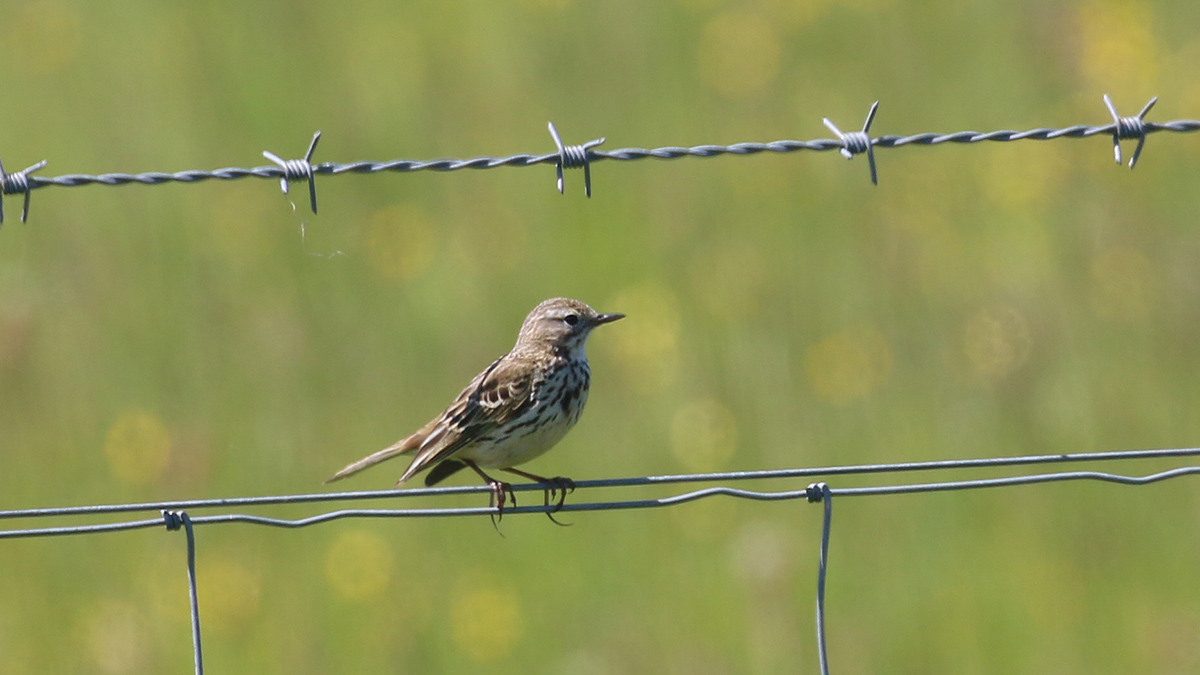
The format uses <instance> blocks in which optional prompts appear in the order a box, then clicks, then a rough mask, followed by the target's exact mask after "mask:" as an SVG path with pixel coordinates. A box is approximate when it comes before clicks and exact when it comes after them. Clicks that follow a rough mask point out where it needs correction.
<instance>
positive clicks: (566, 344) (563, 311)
mask: <svg viewBox="0 0 1200 675" xmlns="http://www.w3.org/2000/svg"><path fill="white" fill-rule="evenodd" d="M623 318H625V315H624V314H601V313H600V312H597V311H596V310H594V309H592V308H591V307H590V306H588V304H587V303H585V302H580V301H578V300H572V299H570V298H551V299H550V300H546V301H545V302H542V303H541V304H540V305H538V306H537V307H534V308H533V311H532V312H530V313H529V316H527V317H525V323H523V324H521V334H520V335H519V336H518V337H517V347H535V348H539V347H540V348H543V349H545V348H550V349H554V350H555V351H557V352H559V353H563V354H564V355H566V356H570V357H583V355H584V351H583V350H584V345H585V344H586V343H587V338H588V335H589V334H590V333H591V332H592V329H593V328H595V327H596V326H600V325H602V324H606V323H612V322H613V321H616V320H618V319H623Z"/></svg>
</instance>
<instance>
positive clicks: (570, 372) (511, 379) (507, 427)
mask: <svg viewBox="0 0 1200 675" xmlns="http://www.w3.org/2000/svg"><path fill="white" fill-rule="evenodd" d="M623 318H625V315H624V314H601V313H599V312H597V311H596V310H594V309H592V308H591V307H590V306H589V305H587V304H586V303H584V302H581V301H579V300H572V299H570V298H551V299H549V300H545V301H543V302H542V303H540V304H539V305H538V306H537V307H534V308H533V310H532V311H531V312H529V315H528V316H526V317H525V321H524V322H523V323H522V324H521V330H520V332H519V333H518V335H517V342H516V344H515V345H513V348H512V349H511V350H509V352H508V353H507V354H505V355H504V356H501V357H500V358H498V359H496V360H495V361H493V362H492V364H491V365H489V366H488V367H487V368H485V369H484V370H483V372H481V373H479V374H478V375H476V376H475V378H474V379H472V380H471V383H470V384H468V385H467V386H466V388H464V389H463V390H462V392H460V393H459V394H458V396H457V397H456V398H455V399H454V402H453V403H451V404H450V406H449V407H447V408H446V409H445V410H443V411H442V412H441V413H440V414H438V415H437V416H436V417H434V418H433V419H432V420H430V421H429V423H428V424H426V425H425V426H423V427H421V428H420V429H418V430H417V431H415V432H414V433H412V434H411V435H408V436H405V437H404V438H402V439H400V440H399V441H396V442H395V443H393V444H392V445H389V446H388V447H386V448H384V449H382V450H380V451H378V452H376V453H374V454H371V455H368V456H366V457H364V458H362V459H360V460H358V461H356V462H352V463H350V464H348V465H346V466H345V467H344V468H343V469H342V470H340V471H338V472H337V473H335V474H334V475H333V476H332V477H331V478H329V479H328V480H326V481H325V482H326V483H332V482H333V481H337V480H341V479H343V478H346V477H348V476H351V475H353V474H356V473H358V472H359V471H362V470H363V469H366V468H368V467H371V466H374V465H376V464H378V463H380V462H383V461H385V460H388V459H391V458H393V457H396V456H399V455H409V454H411V455H414V456H413V460H412V463H411V464H409V465H408V469H406V470H405V471H404V473H403V474H402V475H401V476H400V479H399V480H398V481H396V486H399V485H401V484H403V483H404V482H406V481H408V480H409V479H410V478H412V477H413V476H416V475H417V474H419V473H421V472H422V471H425V470H426V469H429V470H430V471H429V473H428V474H427V475H426V476H425V485H427V486H432V485H436V484H437V483H439V482H441V481H442V480H445V479H446V478H447V477H449V476H451V475H453V474H454V473H456V472H458V471H459V470H461V469H463V468H467V467H470V468H471V469H472V470H473V471H474V472H475V473H477V474H479V477H480V478H482V479H483V480H484V482H486V483H487V485H488V486H489V487H490V488H491V497H490V499H489V503H488V506H489V507H491V506H493V505H494V506H496V509H497V513H496V514H493V524H494V523H495V520H494V519H495V517H496V515H499V517H500V518H503V517H504V505H505V502H506V501H508V500H509V499H511V501H512V504H513V506H516V503H517V499H516V494H515V493H514V492H513V490H512V486H511V485H509V484H508V483H505V482H502V481H499V480H496V479H495V478H492V477H491V476H489V475H488V474H487V473H485V472H484V469H499V470H501V471H505V472H508V473H512V474H514V475H517V476H521V477H523V478H527V479H529V480H532V481H536V482H538V483H544V484H546V485H547V486H548V487H547V488H546V492H545V502H546V506H550V500H551V499H552V498H553V497H554V495H555V494H556V493H559V494H560V496H559V500H558V505H557V507H556V508H555V509H554V510H553V511H558V510H559V509H561V508H562V506H563V502H564V501H565V499H566V495H567V491H568V490H572V491H573V490H574V489H575V484H574V482H573V481H572V480H571V479H569V478H565V477H562V476H556V477H554V478H544V477H542V476H538V475H536V474H532V473H528V472H526V471H522V470H520V469H517V468H515V467H516V466H517V465H519V464H524V463H526V462H528V461H530V460H532V459H534V458H536V457H539V456H540V455H542V454H543V453H545V452H546V451H547V450H549V449H550V448H552V447H554V445H555V444H557V443H558V442H559V441H560V440H562V438H563V436H565V435H566V434H567V432H568V431H570V430H571V428H572V427H574V426H575V423H576V422H578V421H579V417H580V415H581V414H582V413H583V407H584V405H585V404H586V403H587V399H588V389H589V387H590V381H591V369H590V368H589V366H588V360H587V353H586V351H585V348H586V346H587V339H588V336H589V335H591V333H592V330H593V329H595V328H597V327H599V326H602V325H604V324H607V323H612V322H614V321H617V320H619V319H623ZM553 511H547V512H546V515H547V516H549V517H550V520H552V521H554V522H555V523H558V521H557V520H555V519H554V516H553ZM558 524H562V523H558Z"/></svg>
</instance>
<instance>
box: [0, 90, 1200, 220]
mask: <svg viewBox="0 0 1200 675" xmlns="http://www.w3.org/2000/svg"><path fill="white" fill-rule="evenodd" d="M1157 101H1158V97H1154V98H1152V99H1150V102H1149V103H1147V104H1146V105H1145V106H1144V107H1143V108H1142V110H1141V112H1139V113H1138V114H1137V115H1134V116H1130V117H1122V116H1121V115H1119V114H1118V113H1117V109H1116V106H1115V105H1114V104H1113V102H1112V99H1110V98H1109V96H1108V94H1105V95H1104V105H1105V107H1107V109H1108V113H1109V115H1110V117H1111V118H1112V122H1110V123H1108V124H1104V125H1099V126H1095V125H1086V124H1077V125H1074V126H1069V127H1062V128H1057V129H1054V128H1046V127H1039V128H1037V129H1029V130H1027V131H1011V130H1000V131H988V132H978V131H958V132H954V133H949V134H936V133H921V134H915V135H911V136H895V135H886V136H877V137H874V138H872V137H871V135H870V131H871V125H872V123H873V122H874V120H875V113H876V111H877V110H878V109H879V102H878V101H876V102H875V103H874V104H872V105H871V109H870V112H868V114H867V119H866V122H865V123H864V124H863V126H862V128H861V130H860V131H850V132H843V131H842V130H841V129H839V128H838V126H837V125H836V124H834V123H833V122H832V121H830V120H829V119H828V118H825V119H823V120H822V122H823V123H824V124H825V126H826V127H827V128H828V129H829V130H830V131H832V132H833V134H834V135H835V136H836V138H832V139H815V140H811V141H790V140H781V141H772V142H769V143H755V142H749V143H734V144H732V145H696V146H692V147H678V146H666V147H660V148H654V149H646V148H622V149H620V150H607V151H606V150H596V149H595V148H596V147H597V146H599V145H600V144H602V143H604V141H605V139H604V138H596V139H593V140H590V141H588V142H586V143H582V144H579V145H567V144H565V143H563V140H562V138H561V136H560V135H559V133H558V130H557V129H556V128H555V126H554V123H553V122H551V123H550V124H549V131H550V136H551V138H552V139H553V141H554V145H555V151H554V152H550V153H546V154H518V155H509V156H507V157H474V158H470V159H432V160H413V159H394V160H391V161H386V162H371V161H361V162H350V163H345V164H342V163H338V162H324V163H321V164H316V165H314V164H313V163H312V156H313V153H314V152H315V151H316V149H317V143H318V141H320V139H321V132H319V131H318V132H317V133H316V134H314V135H313V138H312V141H311V142H310V143H309V146H308V151H307V152H306V153H305V154H304V157H303V158H301V159H283V158H282V157H280V156H279V155H276V154H275V153H273V152H270V151H263V156H264V157H266V158H267V159H269V160H270V161H271V162H272V164H271V165H268V166H258V167H254V168H250V169H246V168H237V167H231V168H226V169H215V170H212V171H177V172H174V173H164V172H158V171H152V172H146V173H136V174H131V173H105V174H100V175H95V176H93V175H87V174H67V175H63V176H53V177H46V176H35V175H33V173H34V172H35V171H38V170H40V169H42V168H44V167H45V166H46V160H42V161H40V162H38V163H36V164H34V165H32V166H30V167H28V168H26V169H24V170H22V171H18V172H16V173H5V172H4V166H3V164H0V195H17V194H19V195H24V205H23V208H22V209H21V222H25V221H26V219H27V218H28V215H29V199H30V194H31V193H32V192H33V191H34V190H36V189H40V188H44V187H50V186H58V187H77V186H80V185H128V184H130V183H139V184H142V185H162V184H164V183H198V182H202V181H206V180H238V179H242V178H251V177H253V178H270V179H275V180H278V181H279V185H280V188H281V189H282V190H283V193H284V194H288V189H289V185H290V184H291V183H292V182H294V181H303V182H305V183H307V184H308V195H309V205H310V206H311V208H312V211H313V213H316V212H317V185H316V176H318V175H341V174H363V173H381V172H385V171H389V172H398V173H409V172H413V171H439V172H445V171H458V170H460V169H495V168H498V167H502V166H515V167H523V166H534V165H538V164H554V165H555V167H556V173H557V186H558V191H559V192H560V193H561V192H563V189H564V185H563V170H564V169H578V168H582V169H583V170H584V191H585V192H586V194H587V196H588V197H591V196H592V173H591V164H592V162H598V161H601V160H619V161H633V160H640V159H649V158H654V159H662V160H667V159H680V158H683V157H716V156H720V155H757V154H760V153H765V152H773V153H787V152H797V151H799V150H812V151H815V152H825V151H829V150H837V151H839V152H840V153H841V154H842V156H844V157H845V158H846V159H853V158H854V156H855V155H860V154H864V153H865V154H866V155H867V161H868V163H869V165H870V170H871V182H872V183H875V184H878V175H877V171H876V166H875V149H876V148H898V147H902V146H906V145H942V144H944V143H980V142H983V141H1022V140H1037V141H1048V140H1055V139H1060V138H1089V137H1091V136H1111V137H1112V141H1113V158H1114V159H1115V160H1116V162H1117V164H1120V163H1121V162H1122V152H1121V141H1122V140H1134V139H1136V140H1137V145H1136V146H1135V148H1134V151H1133V155H1132V157H1131V158H1130V160H1129V168H1131V169H1132V168H1133V167H1135V166H1136V165H1137V162H1138V158H1139V157H1140V156H1141V153H1142V147H1143V146H1144V145H1145V142H1146V136H1147V135H1149V134H1151V133H1155V132H1159V131H1172V132H1177V133H1187V132H1193V131H1197V130H1200V120H1187V119H1184V120H1174V121H1171V122H1147V121H1146V119H1145V117H1146V114H1147V113H1149V112H1150V109H1151V108H1153V107H1154V104H1155V103H1156V102H1157ZM3 222H4V207H3V200H2V197H0V224H2V223H3Z"/></svg>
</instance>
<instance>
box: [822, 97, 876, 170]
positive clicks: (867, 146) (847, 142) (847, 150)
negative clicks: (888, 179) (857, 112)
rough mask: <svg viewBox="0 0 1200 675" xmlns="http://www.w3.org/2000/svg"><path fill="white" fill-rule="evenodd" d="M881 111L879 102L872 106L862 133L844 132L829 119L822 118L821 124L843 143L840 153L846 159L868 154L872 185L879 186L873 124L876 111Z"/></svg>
mask: <svg viewBox="0 0 1200 675" xmlns="http://www.w3.org/2000/svg"><path fill="white" fill-rule="evenodd" d="M878 109H879V101H875V102H874V103H872V104H871V110H870V112H868V113H867V121H866V122H863V126H862V131H851V132H849V133H845V132H843V131H842V130H841V129H839V128H838V127H837V125H836V124H834V123H833V122H832V121H831V120H830V119H829V118H828V117H825V118H822V119H821V122H823V123H824V124H825V128H827V129H829V130H830V131H832V132H833V133H834V135H836V136H837V137H838V140H839V141H841V142H842V148H841V150H839V151H838V152H840V153H842V157H845V158H846V159H854V156H855V155H861V154H862V153H864V152H865V153H867V162H869V163H870V165H871V184H872V185H879V179H878V176H877V175H876V173H875V150H874V149H873V144H872V142H871V133H870V132H871V122H874V121H875V111H876V110H878Z"/></svg>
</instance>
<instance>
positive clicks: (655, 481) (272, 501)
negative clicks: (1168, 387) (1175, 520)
mask: <svg viewBox="0 0 1200 675" xmlns="http://www.w3.org/2000/svg"><path fill="white" fill-rule="evenodd" d="M1196 456H1200V448H1165V449H1155V450H1119V451H1109V452H1078V453H1065V454H1056V455H1020V456H1014V457H985V458H973V459H949V460H935V461H926V462H898V463H889V464H856V465H845V466H825V467H806V468H795V469H770V470H764V471H727V472H719V473H692V474H668V475H663V476H637V477H630V478H605V479H598V480H580V481H575V487H576V489H577V490H587V489H592V488H613V487H635V486H645V485H671V484H679V483H715V482H727V481H742V480H765V479H771V478H809V477H814V476H847V475H870V474H888V473H899V472H912V471H944V470H952V469H983V468H1002V467H1016V466H1036V465H1041V464H1059V463H1075V462H1101V461H1122V460H1134V459H1166V458H1178V457H1196ZM512 488H513V490H514V491H515V492H525V491H541V490H542V486H541V485H539V484H537V483H517V484H515V485H513V486H512ZM490 491H491V488H490V487H488V486H486V485H462V486H454V487H435V488H409V489H405V490H360V491H353V492H320V493H309V494H294V495H272V496H260V497H233V498H219V499H187V500H174V501H164V502H138V503H132V504H97V505H89V506H66V507H54V508H35V509H14V510H8V511H0V520H4V519H13V518H45V517H57V516H78V515H102V514H112V513H137V512H154V513H158V512H161V511H163V510H172V511H176V510H183V509H190V510H197V509H205V508H220V507H235V506H268V505H277V504H311V503H331V502H345V501H359V500H364V499H393V498H398V497H404V498H409V497H437V496H448V495H461V494H481V493H488V492H490ZM492 512H493V511H484V513H492ZM508 512H510V510H509V509H505V513H508ZM158 524H160V523H159V521H158V520H147V521H137V524H136V525H133V526H132V527H127V528H124V529H135V528H136V527H153V526H156V525H158ZM101 527H106V526H101ZM64 534H67V533H64ZM2 537H3V534H2V533H0V538H2Z"/></svg>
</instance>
